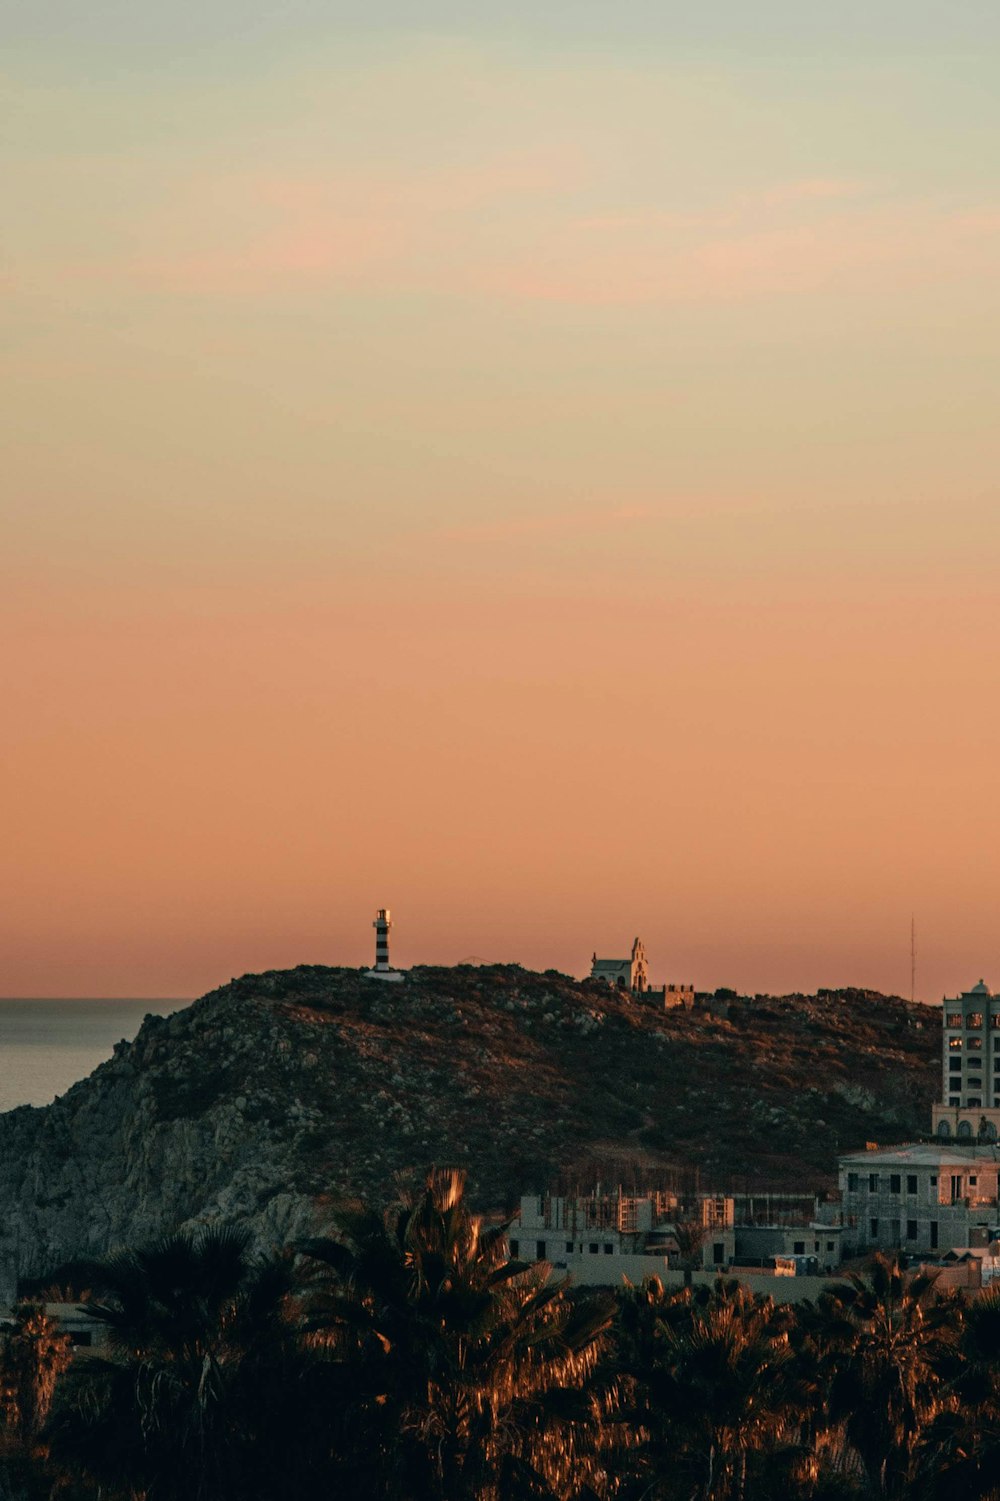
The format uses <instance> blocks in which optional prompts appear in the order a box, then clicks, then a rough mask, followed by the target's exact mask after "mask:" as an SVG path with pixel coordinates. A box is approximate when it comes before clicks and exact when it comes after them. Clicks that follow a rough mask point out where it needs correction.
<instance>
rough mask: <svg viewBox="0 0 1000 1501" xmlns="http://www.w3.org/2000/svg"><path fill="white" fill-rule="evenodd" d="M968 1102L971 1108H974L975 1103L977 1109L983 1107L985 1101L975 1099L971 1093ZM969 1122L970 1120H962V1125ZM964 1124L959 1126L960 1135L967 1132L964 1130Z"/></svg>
mask: <svg viewBox="0 0 1000 1501" xmlns="http://www.w3.org/2000/svg"><path fill="white" fill-rule="evenodd" d="M966 1104H967V1105H968V1106H969V1108H970V1109H971V1108H972V1106H973V1105H975V1106H976V1108H977V1109H982V1104H983V1102H982V1100H976V1099H973V1097H972V1095H970V1096H969V1098H968V1100H967V1101H966ZM968 1124H969V1123H968V1121H963V1122H962V1126H967V1125H968ZM962 1126H959V1128H958V1134H959V1136H965V1135H966V1132H964V1131H963V1130H962Z"/></svg>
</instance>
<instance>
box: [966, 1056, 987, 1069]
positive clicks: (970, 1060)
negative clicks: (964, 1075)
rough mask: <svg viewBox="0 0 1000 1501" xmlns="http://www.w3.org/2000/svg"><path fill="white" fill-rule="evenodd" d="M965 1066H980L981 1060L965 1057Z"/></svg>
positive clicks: (981, 1064)
mask: <svg viewBox="0 0 1000 1501" xmlns="http://www.w3.org/2000/svg"><path fill="white" fill-rule="evenodd" d="M965 1066H966V1068H982V1066H983V1060H982V1059H981V1058H966V1060H965Z"/></svg>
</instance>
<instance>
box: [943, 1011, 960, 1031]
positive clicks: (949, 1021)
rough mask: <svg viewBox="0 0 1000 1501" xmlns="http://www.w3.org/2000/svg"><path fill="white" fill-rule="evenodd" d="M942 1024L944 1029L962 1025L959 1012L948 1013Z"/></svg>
mask: <svg viewBox="0 0 1000 1501" xmlns="http://www.w3.org/2000/svg"><path fill="white" fill-rule="evenodd" d="M944 1024H945V1026H946V1027H960V1026H961V1025H962V1013H961V1011H949V1012H948V1014H947V1016H946V1017H945V1020H944Z"/></svg>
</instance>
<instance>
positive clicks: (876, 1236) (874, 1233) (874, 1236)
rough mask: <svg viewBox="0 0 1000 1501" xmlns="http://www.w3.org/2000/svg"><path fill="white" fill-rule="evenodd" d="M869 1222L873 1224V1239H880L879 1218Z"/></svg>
mask: <svg viewBox="0 0 1000 1501" xmlns="http://www.w3.org/2000/svg"><path fill="white" fill-rule="evenodd" d="M868 1223H869V1225H870V1226H871V1232H872V1240H878V1220H869V1221H868Z"/></svg>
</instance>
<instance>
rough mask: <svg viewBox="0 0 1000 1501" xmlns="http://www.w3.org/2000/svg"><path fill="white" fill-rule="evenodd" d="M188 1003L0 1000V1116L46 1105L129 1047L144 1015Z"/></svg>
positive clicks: (166, 1012) (165, 1013)
mask: <svg viewBox="0 0 1000 1501" xmlns="http://www.w3.org/2000/svg"><path fill="white" fill-rule="evenodd" d="M187 1004H188V1002H187V1001H148V1000H147V1001H20V1000H0V1110H13V1108H14V1106H15V1105H48V1104H49V1103H50V1102H51V1101H52V1100H54V1099H55V1097H56V1095H60V1094H65V1092H66V1090H67V1089H69V1087H70V1085H71V1084H75V1083H76V1081H77V1080H78V1079H85V1078H86V1077H87V1075H88V1074H89V1073H92V1072H93V1070H94V1069H95V1068H96V1067H97V1065H98V1064H99V1063H103V1062H104V1060H105V1059H106V1058H110V1057H111V1052H112V1049H113V1048H114V1045H115V1043H116V1042H120V1041H121V1039H122V1038H123V1037H124V1038H126V1039H127V1040H128V1041H131V1040H132V1038H133V1037H134V1036H135V1034H136V1033H137V1032H138V1030H139V1028H140V1026H141V1025H142V1019H143V1017H144V1016H146V1015H147V1014H148V1013H149V1012H152V1013H153V1014H154V1015H155V1016H169V1015H170V1013H171V1012H172V1011H179V1010H180V1008H181V1007H182V1006H186V1005H187Z"/></svg>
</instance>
